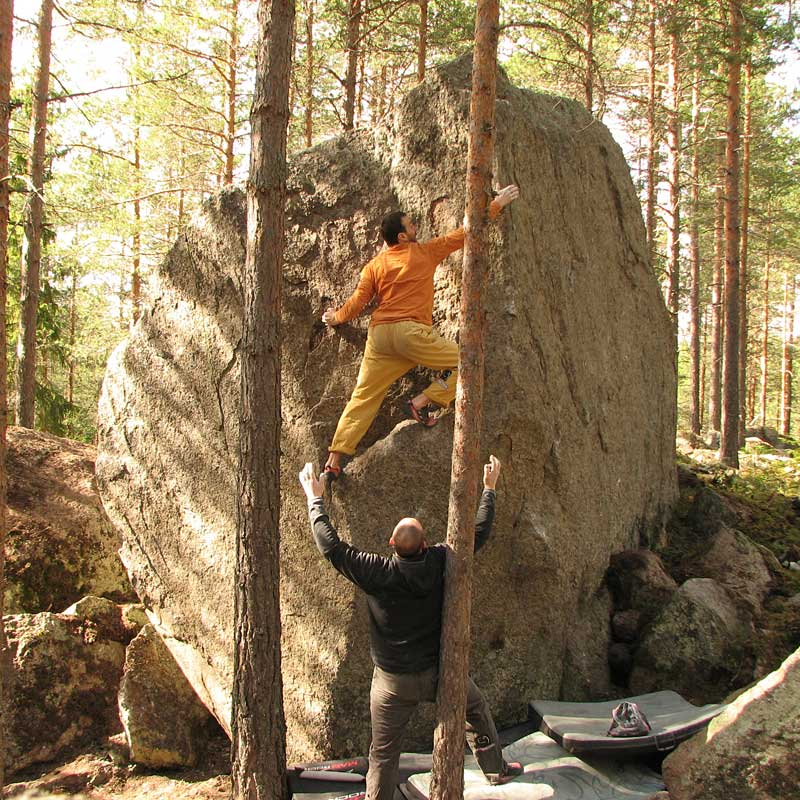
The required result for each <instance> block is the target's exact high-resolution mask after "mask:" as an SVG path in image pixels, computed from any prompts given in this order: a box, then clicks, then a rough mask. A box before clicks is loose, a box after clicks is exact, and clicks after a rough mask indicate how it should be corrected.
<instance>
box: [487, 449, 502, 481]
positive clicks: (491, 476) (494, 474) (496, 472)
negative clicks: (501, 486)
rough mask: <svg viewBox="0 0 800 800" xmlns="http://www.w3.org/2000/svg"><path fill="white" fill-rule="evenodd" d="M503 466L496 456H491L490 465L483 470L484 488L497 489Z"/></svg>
mask: <svg viewBox="0 0 800 800" xmlns="http://www.w3.org/2000/svg"><path fill="white" fill-rule="evenodd" d="M501 466H502V464H501V463H500V461H499V460H498V459H497V458H495V457H494V456H489V463H488V464H486V465H485V466H484V468H483V488H484V489H495V488H496V487H497V479H498V478H499V477H500V467H501Z"/></svg>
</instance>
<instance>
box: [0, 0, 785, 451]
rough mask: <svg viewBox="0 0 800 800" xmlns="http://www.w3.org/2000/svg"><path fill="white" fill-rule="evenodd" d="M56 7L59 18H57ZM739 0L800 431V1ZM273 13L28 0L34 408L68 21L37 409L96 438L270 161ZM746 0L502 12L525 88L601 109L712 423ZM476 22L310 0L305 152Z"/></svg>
mask: <svg viewBox="0 0 800 800" xmlns="http://www.w3.org/2000/svg"><path fill="white" fill-rule="evenodd" d="M50 4H52V23H48V22H46V21H45V23H44V25H43V24H42V19H45V20H46V18H47V15H44V16H43V15H42V10H43V9H46V7H47V6H48V5H50ZM737 7H738V8H740V9H741V12H742V18H743V24H742V36H741V42H740V46H739V49H738V52H739V55H738V56H737V57H738V58H739V60H740V62H741V67H742V71H741V124H740V128H741V147H740V148H739V156H740V160H739V164H738V167H737V171H738V174H737V175H736V176H735V178H736V180H737V182H738V185H739V191H740V201H741V202H740V212H739V213H740V214H741V218H740V219H739V222H740V226H741V227H740V232H741V236H740V244H739V263H740V275H741V278H742V284H741V286H742V288H741V290H740V295H739V296H740V298H741V301H742V303H741V307H742V308H743V309H744V314H743V317H742V318H743V319H744V323H743V324H742V325H741V326H740V337H741V341H740V346H741V352H742V353H743V355H742V357H741V360H740V364H741V366H742V367H743V370H742V372H743V379H742V376H740V388H741V392H740V401H741V404H742V406H741V407H742V419H744V420H746V421H747V423H748V425H753V426H755V427H765V426H768V427H773V428H777V429H778V430H779V431H780V432H781V433H783V434H784V435H786V436H793V437H795V438H798V437H800V430H798V428H799V427H800V421H798V419H797V416H796V415H795V416H792V398H793V390H794V389H795V382H794V375H793V364H794V347H795V345H794V341H795V338H796V333H795V331H796V328H797V321H796V316H797V314H796V307H797V303H796V302H795V297H796V293H797V287H798V283H800V281H798V273H799V272H800V122H799V121H798V115H800V57H798V41H797V37H796V36H795V30H796V25H797V22H798V20H800V11H799V10H798V8H797V7H796V6H794V5H793V4H792V3H791V2H787V3H774V4H771V3H763V4H752V3H743V4H739V5H738V6H737ZM256 10H257V4H256V3H255V2H254V0H181V2H174V1H173V0H163V1H162V0H138V1H137V0H130V1H128V2H126V1H123V2H115V1H113V0H72V1H70V0H64V1H63V2H59V3H55V4H53V3H52V0H44V2H40V0H24V2H23V1H22V0H16V2H15V8H14V13H15V18H14V30H13V35H14V57H13V66H12V83H11V104H12V116H11V130H10V141H9V146H10V149H9V152H10V173H11V179H10V180H11V182H10V188H11V204H10V219H9V229H8V306H7V342H8V353H7V355H8V365H9V370H8V375H9V387H8V388H9V393H8V397H9V398H10V403H9V406H10V410H11V414H10V420H9V421H10V422H11V423H12V424H14V422H15V421H16V420H15V418H14V413H15V412H14V410H15V408H16V406H17V405H18V404H17V403H15V400H14V398H15V396H16V395H17V382H18V381H17V379H16V377H15V376H16V374H17V369H16V367H17V363H18V360H19V359H20V358H21V357H22V354H23V352H24V348H23V347H21V346H18V339H19V338H20V336H19V330H20V326H19V319H20V276H21V272H22V269H23V264H24V262H25V252H24V251H25V250H26V249H27V247H28V245H27V244H26V241H25V235H24V224H23V223H24V217H25V209H26V205H27V206H30V205H31V200H32V198H33V197H34V196H35V195H36V192H35V191H33V187H34V186H35V185H36V181H35V180H34V177H33V176H32V171H31V167H32V162H33V161H34V160H35V159H34V158H32V152H33V151H32V146H33V145H32V142H33V135H32V132H33V127H34V125H33V122H32V120H33V115H34V112H35V105H36V104H35V102H34V97H35V92H34V86H35V81H36V75H37V70H38V67H39V63H40V54H41V53H42V36H41V34H42V33H43V32H46V31H45V30H44V29H45V27H47V28H49V29H50V33H51V35H52V39H51V43H50V45H49V58H50V65H49V74H50V81H49V87H48V90H47V107H46V119H47V126H46V136H45V150H44V161H43V166H44V173H43V183H42V189H41V191H40V192H39V196H40V197H41V198H42V199H43V201H44V204H43V207H44V215H43V220H42V223H43V227H42V236H41V241H42V258H41V270H40V276H39V280H40V293H39V297H38V302H37V304H36V305H37V310H38V314H37V320H36V352H35V355H34V358H35V364H36V382H35V409H36V417H35V425H36V427H37V428H41V429H44V430H48V431H50V432H52V433H56V434H59V435H64V436H69V437H72V438H75V439H79V440H83V441H92V440H93V439H94V436H95V414H96V404H97V397H98V394H99V390H100V384H101V382H102V379H103V373H104V370H105V364H106V361H107V359H108V356H109V354H110V353H111V351H112V350H113V349H114V347H115V346H116V345H117V344H118V343H119V342H120V341H121V340H122V339H123V338H124V337H125V336H127V334H128V331H129V329H130V326H131V325H132V324H134V323H135V321H136V319H137V318H138V316H139V314H140V312H141V309H142V307H143V306H144V305H145V304H146V303H147V285H148V277H149V276H150V275H151V274H152V273H153V271H154V269H155V267H156V265H157V264H158V262H159V261H160V260H161V259H162V258H163V256H164V255H165V253H166V251H167V250H168V249H169V247H170V246H171V244H172V243H173V242H174V240H175V238H176V237H177V236H178V234H179V232H180V230H181V228H182V227H183V226H184V225H185V224H186V223H187V222H188V220H189V219H190V217H191V215H192V212H193V211H194V210H195V209H196V208H198V206H199V205H200V204H201V203H202V202H203V200H204V199H205V198H207V197H209V196H210V195H212V194H214V193H215V192H217V191H219V190H220V188H221V187H223V186H224V185H227V184H230V183H243V181H244V179H245V178H246V173H247V167H248V157H249V154H248V148H249V143H250V137H249V110H250V104H251V100H252V90H253V82H254V74H255V40H256V36H257V25H256ZM729 12H730V8H729V7H728V5H726V4H723V3H718V2H706V0H691V1H690V2H677V1H671V2H668V1H667V0H620V1H619V2H617V1H616V0H548V2H545V3H542V2H536V3H534V2H525V1H524V0H513V2H512V1H511V0H509V2H505V3H504V4H503V8H502V24H503V29H502V32H501V40H500V52H499V54H500V63H501V64H502V66H503V67H504V68H505V69H506V71H507V72H508V74H509V76H510V78H511V79H512V81H514V82H515V83H517V84H518V85H521V86H526V87H529V88H531V89H535V90H537V91H544V92H549V93H552V94H556V95H562V96H568V97H572V98H574V99H576V100H578V101H579V102H581V103H583V104H584V105H585V106H586V107H587V108H588V109H589V110H590V111H591V113H592V114H593V116H594V117H595V118H596V119H598V120H601V121H603V122H604V123H605V124H607V125H608V126H609V127H610V128H611V130H612V132H613V133H614V135H615V138H616V139H617V141H618V142H619V143H620V145H621V146H622V148H623V150H624V152H625V155H626V157H627V159H628V163H629V165H630V167H631V173H632V177H633V180H634V184H635V186H636V188H637V190H638V191H639V194H640V197H641V200H642V211H643V218H644V220H645V226H646V229H647V237H648V244H649V247H650V255H651V260H652V264H653V268H654V270H655V272H656V274H657V276H658V278H659V280H660V281H661V283H662V286H663V291H664V298H665V303H666V304H667V307H668V308H669V310H670V311H671V313H672V314H673V316H674V319H675V322H676V326H677V332H678V336H677V347H678V365H679V397H678V400H679V429H681V430H684V431H687V432H690V433H691V432H694V434H695V435H697V434H700V432H701V431H709V430H719V429H720V417H719V415H720V409H721V394H722V390H723V386H722V380H723V370H722V362H723V345H724V343H723V337H724V330H725V327H724V317H725V304H724V281H725V236H726V231H725V223H724V205H725V196H724V195H725V177H726V170H728V169H729V165H726V161H725V142H726V106H727V105H728V103H727V101H728V97H729V89H728V82H727V81H728V66H729V63H730V58H731V52H732V48H731V26H730V25H729V24H728V20H729V18H730V14H729ZM473 24H474V6H473V5H472V4H470V3H466V2H462V1H461V0H413V2H412V1H411V0H298V8H297V20H296V28H295V39H294V43H293V45H294V53H295V61H294V68H293V73H292V80H291V97H290V107H291V113H292V116H291V120H290V127H289V152H290V153H291V152H294V151H297V150H299V149H302V148H304V147H308V146H311V145H313V144H315V143H317V142H319V141H322V140H324V139H326V138H329V137H331V136H334V135H337V134H339V133H341V132H342V131H345V130H348V129H352V128H360V127H374V126H375V125H377V124H379V123H380V122H381V121H383V120H385V119H386V118H387V117H388V116H389V115H391V113H392V111H393V108H394V106H395V105H396V104H397V103H398V102H399V100H400V98H402V96H403V94H404V93H405V92H406V91H408V90H409V89H410V88H412V87H413V86H414V85H415V84H416V83H417V82H419V81H420V80H422V79H424V76H425V72H426V70H427V69H428V68H430V66H431V65H433V64H435V63H437V62H440V61H443V60H449V59H451V58H454V57H457V56H459V55H460V54H462V53H463V52H465V51H467V50H469V49H471V47H472V43H473ZM40 113H41V109H40ZM524 188H525V187H522V190H523V193H524ZM29 355H30V354H29Z"/></svg>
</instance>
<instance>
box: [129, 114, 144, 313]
mask: <svg viewBox="0 0 800 800" xmlns="http://www.w3.org/2000/svg"><path fill="white" fill-rule="evenodd" d="M133 172H134V175H135V177H134V180H133V185H134V192H135V195H136V196H135V197H134V200H133V275H132V276H131V313H132V317H133V321H134V323H136V322H138V321H139V315H140V314H141V310H142V272H141V270H142V201H141V200H140V199H139V192H140V189H141V186H142V180H141V174H142V161H141V148H140V146H139V123H138V121H137V122H136V124H135V126H134V129H133Z"/></svg>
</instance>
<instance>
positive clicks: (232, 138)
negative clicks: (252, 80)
mask: <svg viewBox="0 0 800 800" xmlns="http://www.w3.org/2000/svg"><path fill="white" fill-rule="evenodd" d="M228 24H229V25H230V30H229V31H228V75H227V78H226V80H225V94H226V99H227V103H226V107H225V175H224V177H223V179H222V180H223V183H224V184H225V185H226V186H230V185H231V184H232V183H233V164H234V159H233V156H234V150H233V146H234V143H235V142H236V92H237V81H236V64H237V58H238V55H237V54H238V50H239V0H231V8H230V15H229V23H228Z"/></svg>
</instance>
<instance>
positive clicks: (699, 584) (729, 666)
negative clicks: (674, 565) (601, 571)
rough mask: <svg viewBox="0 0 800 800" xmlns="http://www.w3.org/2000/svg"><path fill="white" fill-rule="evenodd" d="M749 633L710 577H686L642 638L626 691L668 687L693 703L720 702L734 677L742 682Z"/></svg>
mask: <svg viewBox="0 0 800 800" xmlns="http://www.w3.org/2000/svg"><path fill="white" fill-rule="evenodd" d="M749 631H750V628H749V620H747V619H742V617H741V615H740V613H739V610H738V608H737V606H736V603H735V602H734V600H733V599H732V598H731V596H730V595H729V593H728V592H727V591H726V590H725V589H724V588H723V587H722V586H720V585H719V584H718V583H717V582H716V581H714V580H712V579H711V578H693V579H692V580H688V581H686V583H684V584H682V585H681V587H680V588H679V589H678V591H677V592H675V594H674V595H673V596H672V599H671V600H670V602H669V603H668V604H667V605H666V606H665V608H664V609H663V611H662V612H661V614H659V616H657V617H656V618H655V620H654V621H653V622H652V624H651V625H650V627H649V628H647V630H646V631H645V632H644V634H643V636H642V640H641V642H640V644H639V647H638V649H637V650H636V654H635V661H634V667H633V672H632V674H631V676H630V689H631V692H632V693H633V694H645V693H647V692H653V691H656V690H658V689H672V690H673V691H676V692H678V693H679V694H682V695H683V696H684V697H686V698H688V699H689V700H690V701H692V702H695V703H701V704H702V703H709V702H716V701H719V700H721V699H722V697H723V696H724V695H725V694H727V692H728V691H730V689H731V688H733V684H734V682H735V681H736V680H737V679H738V680H739V681H742V679H743V678H744V680H747V678H746V673H743V672H742V671H743V670H744V669H746V663H747V659H746V658H745V654H746V651H747V648H746V638H747V636H748V634H749ZM751 674H752V673H751ZM739 685H741V683H740V684H739Z"/></svg>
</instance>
